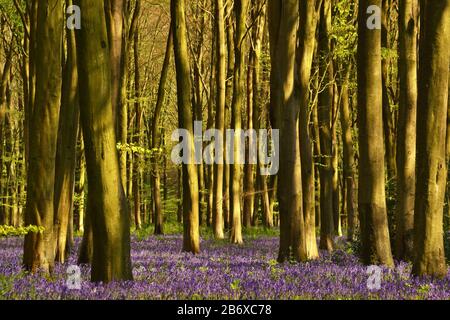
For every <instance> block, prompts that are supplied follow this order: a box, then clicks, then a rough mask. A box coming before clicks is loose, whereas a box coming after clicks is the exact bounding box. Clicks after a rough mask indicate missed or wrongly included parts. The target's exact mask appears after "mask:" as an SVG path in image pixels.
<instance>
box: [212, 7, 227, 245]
mask: <svg viewBox="0 0 450 320" xmlns="http://www.w3.org/2000/svg"><path fill="white" fill-rule="evenodd" d="M215 9H216V19H215V22H216V29H215V32H216V35H217V39H216V46H217V47H216V54H217V58H216V61H217V62H216V63H217V67H216V129H217V130H219V131H220V132H225V104H226V76H227V75H226V47H225V46H226V43H225V41H226V38H225V18H224V12H225V7H224V2H223V0H216V1H215ZM224 142H225V140H224V137H222V145H224ZM221 151H222V150H219V152H221ZM223 181H224V165H223V164H221V163H218V164H214V191H213V194H214V199H213V212H212V218H213V230H214V237H215V238H216V239H223V238H224V232H223V228H224V225H223V220H224V219H223V202H224V199H223Z"/></svg>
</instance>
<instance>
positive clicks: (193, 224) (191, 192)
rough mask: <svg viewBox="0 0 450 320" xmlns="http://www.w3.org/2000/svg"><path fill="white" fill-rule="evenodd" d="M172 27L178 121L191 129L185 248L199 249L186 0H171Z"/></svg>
mask: <svg viewBox="0 0 450 320" xmlns="http://www.w3.org/2000/svg"><path fill="white" fill-rule="evenodd" d="M171 17H172V30H173V32H174V35H173V39H174V51H175V66H176V76H177V98H178V121H179V124H180V128H184V129H186V130H187V131H188V132H189V133H190V137H189V138H188V139H189V141H188V142H187V143H188V145H189V151H190V152H189V158H188V163H187V164H183V166H182V168H183V222H184V233H183V251H186V252H192V253H199V252H200V235H199V196H198V192H199V190H198V170H197V166H196V165H195V161H194V152H193V151H194V140H193V137H194V128H193V118H192V114H193V109H192V103H191V88H192V86H191V76H190V74H191V67H190V63H189V54H188V46H187V34H186V17H185V2H184V0H171Z"/></svg>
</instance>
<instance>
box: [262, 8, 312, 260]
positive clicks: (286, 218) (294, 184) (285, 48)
mask: <svg viewBox="0 0 450 320" xmlns="http://www.w3.org/2000/svg"><path fill="white" fill-rule="evenodd" d="M298 8H299V2H298V0H285V1H278V0H272V1H270V2H269V12H270V13H269V25H270V28H269V31H270V43H271V62H272V76H271V90H272V92H271V111H272V112H273V114H274V119H275V124H276V125H275V127H274V129H278V128H280V141H282V144H281V145H280V171H279V176H278V177H279V180H280V181H279V190H278V199H279V202H280V250H279V254H278V261H279V262H285V261H287V260H289V259H290V258H291V256H292V257H293V258H294V259H295V260H297V261H304V260H306V259H307V253H306V243H305V240H306V237H305V227H304V218H303V197H302V176H301V172H302V171H301V158H300V140H299V128H300V127H299V114H300V108H299V103H298V99H297V98H298V97H297V96H296V92H295V86H294V76H295V58H296V56H295V54H296V36H297V27H298V21H299V15H298Z"/></svg>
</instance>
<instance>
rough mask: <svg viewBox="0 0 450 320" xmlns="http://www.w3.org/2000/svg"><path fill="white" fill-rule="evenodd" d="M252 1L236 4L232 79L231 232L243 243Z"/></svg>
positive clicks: (235, 241) (232, 239) (242, 0)
mask: <svg viewBox="0 0 450 320" xmlns="http://www.w3.org/2000/svg"><path fill="white" fill-rule="evenodd" d="M249 6H250V2H249V1H248V0H236V1H235V3H234V12H235V15H236V36H235V44H234V51H235V67H234V79H233V102H232V105H231V110H232V121H231V122H232V128H233V129H234V131H235V135H234V150H233V154H234V157H233V159H234V163H233V164H232V165H231V178H230V180H231V186H230V189H231V192H230V193H231V235H230V241H231V242H232V243H235V244H240V243H242V242H243V239H242V230H241V228H242V226H241V195H242V190H241V173H242V172H241V171H242V168H241V164H242V162H243V159H241V155H240V150H239V148H240V145H241V136H240V134H239V132H240V130H241V129H242V125H241V122H242V121H241V118H242V114H241V112H242V106H243V105H244V103H245V77H244V73H245V68H244V66H245V61H244V60H245V49H246V47H247V46H246V21H247V13H248V11H249Z"/></svg>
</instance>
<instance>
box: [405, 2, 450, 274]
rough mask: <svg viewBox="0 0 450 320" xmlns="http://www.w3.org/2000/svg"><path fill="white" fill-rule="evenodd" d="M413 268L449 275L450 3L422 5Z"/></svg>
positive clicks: (416, 271) (425, 272)
mask: <svg viewBox="0 0 450 320" xmlns="http://www.w3.org/2000/svg"><path fill="white" fill-rule="evenodd" d="M420 12H421V19H422V20H421V21H422V23H421V26H422V27H421V37H420V39H421V40H420V46H419V47H420V59H419V61H420V65H419V95H418V105H417V118H418V119H420V121H418V122H417V165H416V168H417V172H416V198H415V205H414V232H415V235H414V253H415V257H414V264H413V273H414V274H415V275H417V276H422V275H430V276H436V277H444V276H445V275H446V274H447V271H448V270H447V267H446V264H445V253H444V241H443V239H444V236H443V223H442V221H443V207H444V196H445V183H446V180H447V165H446V150H445V148H446V143H445V141H446V133H447V127H446V126H447V112H448V110H447V108H448V85H449V63H450V59H449V58H450V55H449V52H450V0H429V1H423V2H421V7H420Z"/></svg>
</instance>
